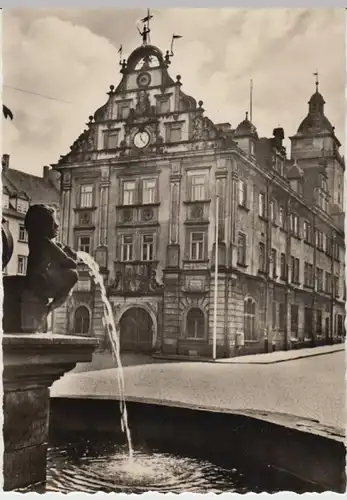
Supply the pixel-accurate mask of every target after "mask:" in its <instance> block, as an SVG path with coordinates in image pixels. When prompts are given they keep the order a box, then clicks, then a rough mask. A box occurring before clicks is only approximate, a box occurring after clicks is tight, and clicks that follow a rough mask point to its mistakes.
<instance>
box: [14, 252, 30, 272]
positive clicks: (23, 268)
mask: <svg viewBox="0 0 347 500" xmlns="http://www.w3.org/2000/svg"><path fill="white" fill-rule="evenodd" d="M27 263H28V257H26V256H25V255H18V257H17V273H18V274H26V272H27Z"/></svg>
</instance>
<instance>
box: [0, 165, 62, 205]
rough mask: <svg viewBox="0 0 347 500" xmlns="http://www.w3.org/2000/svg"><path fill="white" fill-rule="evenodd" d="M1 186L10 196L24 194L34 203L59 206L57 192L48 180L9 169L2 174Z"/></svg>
mask: <svg viewBox="0 0 347 500" xmlns="http://www.w3.org/2000/svg"><path fill="white" fill-rule="evenodd" d="M2 184H3V186H6V187H7V189H8V190H9V191H10V192H11V193H12V194H17V195H20V193H26V194H27V196H29V198H30V200H31V201H32V202H35V203H48V202H49V203H57V204H59V199H60V195H59V191H58V190H57V189H56V187H55V186H54V185H53V184H52V182H51V181H50V180H47V179H44V178H43V177H38V176H36V175H31V174H27V173H26V172H21V171H20V170H15V169H12V168H9V169H8V170H6V171H5V172H2Z"/></svg>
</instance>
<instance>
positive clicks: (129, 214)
mask: <svg viewBox="0 0 347 500" xmlns="http://www.w3.org/2000/svg"><path fill="white" fill-rule="evenodd" d="M132 220H133V211H132V210H129V209H127V210H123V222H132Z"/></svg>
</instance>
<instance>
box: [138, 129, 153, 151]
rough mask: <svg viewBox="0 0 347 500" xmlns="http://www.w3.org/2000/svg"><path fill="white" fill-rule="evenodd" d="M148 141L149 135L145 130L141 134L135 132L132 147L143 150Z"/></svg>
mask: <svg viewBox="0 0 347 500" xmlns="http://www.w3.org/2000/svg"><path fill="white" fill-rule="evenodd" d="M149 140H150V137H149V133H148V132H146V131H145V130H144V131H143V132H137V133H136V134H135V135H134V145H135V147H137V148H139V149H142V148H145V147H146V146H147V145H148V144H149Z"/></svg>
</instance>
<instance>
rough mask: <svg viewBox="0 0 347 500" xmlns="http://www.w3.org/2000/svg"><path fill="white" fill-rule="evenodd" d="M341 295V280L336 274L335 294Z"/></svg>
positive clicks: (336, 295)
mask: <svg viewBox="0 0 347 500" xmlns="http://www.w3.org/2000/svg"><path fill="white" fill-rule="evenodd" d="M339 295H340V280H339V277H338V276H334V296H335V297H339Z"/></svg>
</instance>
